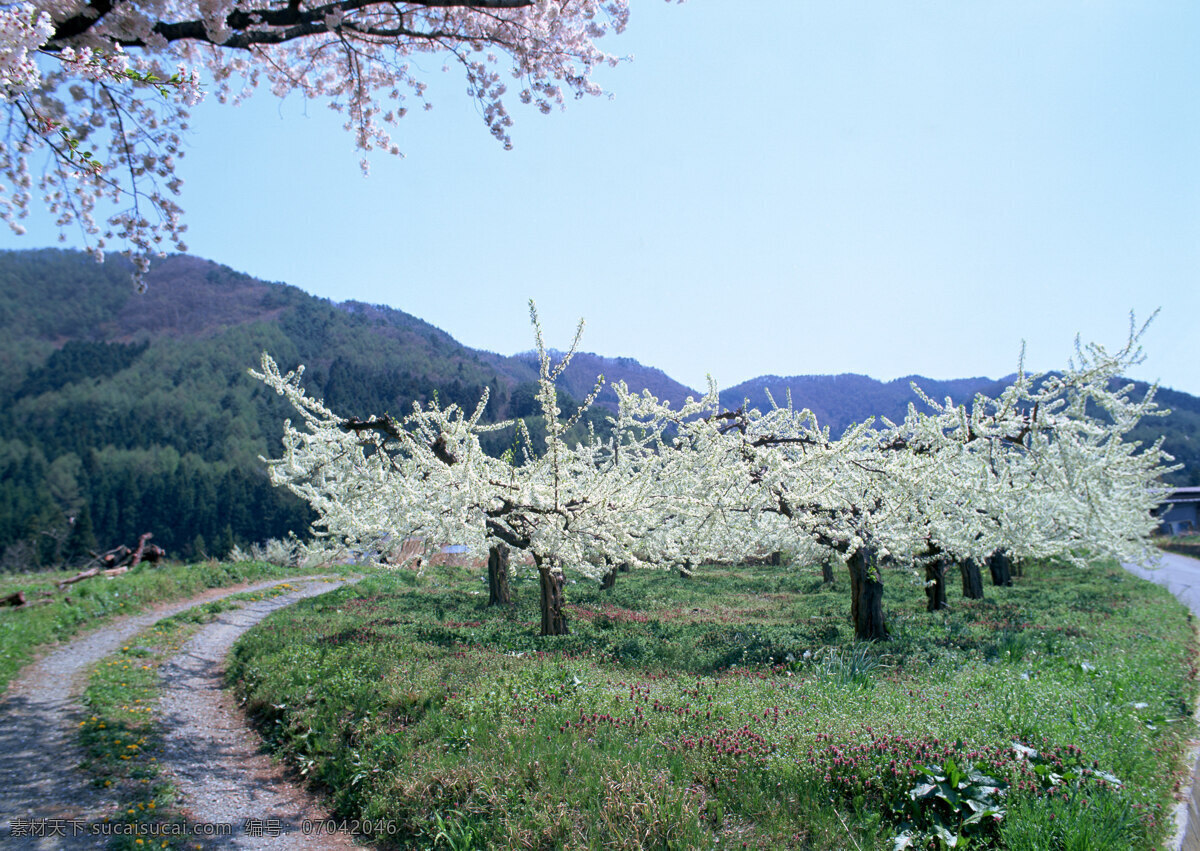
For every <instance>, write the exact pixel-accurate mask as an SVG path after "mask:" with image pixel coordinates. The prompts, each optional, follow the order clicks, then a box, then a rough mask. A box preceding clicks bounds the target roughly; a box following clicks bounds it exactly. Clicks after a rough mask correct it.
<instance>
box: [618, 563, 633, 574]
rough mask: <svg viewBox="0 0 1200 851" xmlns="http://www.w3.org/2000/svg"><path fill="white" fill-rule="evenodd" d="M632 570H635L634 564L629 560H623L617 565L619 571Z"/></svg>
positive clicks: (626, 571)
mask: <svg viewBox="0 0 1200 851" xmlns="http://www.w3.org/2000/svg"><path fill="white" fill-rule="evenodd" d="M631 570H633V566H632V565H631V564H630V563H629V562H627V561H623V562H621V563H620V564H618V565H617V572H618V573H628V572H629V571H631Z"/></svg>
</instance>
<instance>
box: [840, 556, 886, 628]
mask: <svg viewBox="0 0 1200 851" xmlns="http://www.w3.org/2000/svg"><path fill="white" fill-rule="evenodd" d="M846 567H847V568H849V570H850V618H851V620H852V621H854V637H855V638H856V639H858V640H859V641H887V639H888V631H887V624H886V623H884V620H883V578H882V576H881V575H880V573H879V559H878V557H877V556H876V554H875V550H873V549H871V548H870V547H863V548H861V549H859V550H857V551H855V552H854V554H853V555H851V556H850V558H849V559H848V560H847V562H846Z"/></svg>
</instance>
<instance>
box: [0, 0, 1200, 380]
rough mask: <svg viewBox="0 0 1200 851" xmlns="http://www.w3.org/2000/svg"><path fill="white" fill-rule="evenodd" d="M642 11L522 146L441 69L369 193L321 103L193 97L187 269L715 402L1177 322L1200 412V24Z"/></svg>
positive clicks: (1043, 360)
mask: <svg viewBox="0 0 1200 851" xmlns="http://www.w3.org/2000/svg"><path fill="white" fill-rule="evenodd" d="M632 5H633V11H632V18H631V21H630V25H629V29H628V31H627V33H626V34H625V35H623V36H621V37H620V38H615V39H606V41H609V44H608V45H607V46H608V49H610V50H611V51H613V52H616V53H619V54H633V55H634V60H633V61H632V62H628V63H623V64H622V65H621V67H619V68H617V69H613V70H606V71H605V72H603V74H602V76H601V77H600V78H599V79H600V82H601V83H602V84H603V85H604V86H605V87H606V88H607V89H608V90H609V91H611V92H612V93H613V95H614V97H613V98H612V99H611V100H609V99H607V98H594V99H588V100H585V101H579V102H571V103H570V104H569V106H568V108H567V110H566V111H565V112H562V113H558V112H555V113H553V114H552V115H550V116H541V115H539V114H537V113H536V112H535V111H534V110H532V109H525V108H522V107H521V106H520V105H519V104H516V103H515V102H514V104H513V105H512V110H513V112H514V114H515V117H516V126H515V127H514V128H513V140H514V143H515V149H514V150H513V151H511V152H505V151H504V150H503V149H502V148H501V146H500V145H499V144H497V143H496V142H495V141H494V140H492V139H491V137H490V136H489V135H488V133H487V132H486V129H485V128H484V126H483V122H482V120H481V118H480V117H479V115H478V113H477V112H476V111H475V108H474V106H473V104H472V103H471V102H470V101H469V100H468V99H467V98H466V97H465V96H464V94H463V92H464V89H465V84H464V82H463V81H462V79H461V77H460V76H459V75H458V74H457V72H455V71H451V72H450V73H449V74H443V73H441V71H440V68H441V64H442V63H441V62H440V61H437V60H426V61H425V62H424V64H425V65H426V66H427V67H428V69H429V79H430V82H431V84H432V88H431V91H432V92H433V98H434V101H435V104H436V108H435V109H434V110H432V111H430V112H427V113H421V112H419V111H416V110H414V111H413V112H410V115H409V117H408V118H406V119H404V121H403V122H402V123H401V127H400V128H399V131H398V133H397V137H398V141H399V144H400V146H401V148H402V149H403V150H404V151H405V153H406V158H405V159H396V158H393V157H388V156H385V155H379V156H376V157H374V158H373V160H372V174H371V176H370V177H369V178H365V179H364V178H363V177H362V176H361V175H360V174H359V171H358V166H357V162H358V157H359V155H358V154H357V152H355V151H354V150H353V145H352V140H351V138H350V137H349V136H348V135H347V134H345V133H344V132H342V131H341V129H340V122H339V120H338V117H337V116H336V115H334V114H333V113H331V112H330V111H329V110H327V109H326V108H325V107H324V106H322V105H318V104H308V105H305V104H304V103H302V102H301V101H299V100H289V101H285V102H283V103H282V104H281V103H279V102H278V101H276V100H274V99H272V98H270V97H269V95H266V94H262V95H260V96H257V97H256V98H255V99H254V100H253V101H252V102H250V103H248V104H245V105H243V106H240V107H236V108H234V107H222V106H219V105H217V104H216V103H215V102H214V103H210V104H203V105H201V107H200V108H198V109H197V110H196V111H195V113H194V120H193V122H192V126H193V132H192V134H191V138H190V144H191V148H190V150H189V153H188V156H187V158H186V159H185V160H184V161H183V165H182V169H181V173H182V174H183V176H184V178H185V179H186V181H187V183H186V186H185V188H184V196H183V199H182V203H183V205H184V207H185V209H186V210H187V212H188V217H189V221H190V231H189V235H188V242H189V245H190V250H191V251H192V253H195V254H198V255H200V256H203V257H208V258H211V259H213V260H216V261H219V262H221V263H225V264H227V265H229V266H232V267H234V268H235V269H239V270H241V271H245V272H248V273H251V274H253V275H256V276H258V277H262V278H265V279H268V280H277V281H286V282H288V283H291V284H295V285H296V286H299V287H301V288H303V289H304V290H306V291H308V292H311V293H315V294H317V295H321V296H327V297H329V298H333V299H336V300H342V299H359V300H362V301H368V302H374V303H383V304H388V305H392V306H394V307H397V308H400V309H402V310H405V311H408V312H409V313H412V314H414V315H416V316H419V317H421V318H423V319H426V320H428V321H429V322H432V323H433V324H435V325H437V326H439V327H441V328H443V329H445V330H446V331H448V332H449V333H451V334H452V335H454V336H455V337H456V338H458V339H459V340H461V341H462V342H464V343H466V344H468V345H471V346H475V347H478V348H483V349H489V350H492V351H499V352H504V353H511V352H514V351H519V350H524V349H528V348H530V347H531V345H532V337H531V333H530V329H529V325H528V321H527V307H526V302H527V300H528V299H529V298H534V299H536V301H537V303H538V306H539V309H540V311H541V313H542V318H543V324H544V326H545V328H546V331H547V336H548V338H549V342H550V343H551V344H552V345H553V344H557V345H559V346H563V345H565V344H566V343H567V342H568V341H569V339H570V335H571V333H572V331H573V329H574V326H575V322H576V321H577V320H578V318H579V317H580V316H583V317H586V319H587V321H588V329H587V331H586V333H585V337H584V348H585V349H587V350H591V351H596V352H599V353H601V354H605V355H625V356H630V357H635V358H637V359H638V360H640V361H642V362H643V363H647V364H651V365H654V366H658V367H660V368H662V369H664V370H665V371H666V372H667V373H668V374H670V375H672V376H673V377H675V378H677V379H679V380H680V381H683V382H684V383H687V384H689V385H691V386H693V387H701V386H702V385H703V383H704V381H705V375H706V374H708V373H711V374H712V375H713V376H714V377H715V378H716V379H717V382H718V384H719V385H721V386H729V385H732V384H735V383H737V382H740V381H743V380H745V379H748V378H750V377H752V376H756V375H761V374H769V373H774V374H779V375H790V374H805V373H837V372H859V373H866V374H869V375H873V376H875V377H877V378H883V379H890V378H894V377H897V376H902V375H908V374H923V375H927V376H930V377H937V378H953V377H962V376H972V375H989V376H993V377H994V376H999V375H1003V374H1006V373H1009V372H1011V371H1013V369H1014V368H1015V365H1016V358H1017V355H1018V352H1019V349H1020V346H1021V342H1022V340H1025V341H1027V344H1028V356H1027V362H1028V364H1029V366H1030V367H1032V368H1047V369H1048V368H1055V367H1058V366H1061V365H1064V364H1065V362H1066V359H1067V358H1068V357H1069V356H1070V355H1071V353H1072V345H1073V340H1074V336H1075V334H1076V333H1077V332H1078V333H1079V334H1081V335H1082V337H1083V339H1084V340H1085V341H1087V340H1097V341H1099V342H1103V343H1105V344H1109V345H1112V346H1116V345H1119V344H1121V343H1122V342H1123V341H1124V337H1125V333H1126V331H1127V328H1128V314H1129V311H1130V310H1134V311H1136V312H1137V314H1138V315H1139V317H1143V316H1147V315H1149V314H1150V313H1151V312H1152V311H1153V310H1155V309H1156V308H1159V307H1161V308H1162V314H1161V315H1160V316H1159V318H1158V319H1157V320H1156V322H1155V323H1154V325H1153V326H1152V327H1151V329H1150V331H1149V332H1148V334H1147V336H1146V338H1145V340H1144V345H1145V347H1146V351H1147V354H1148V360H1147V362H1146V363H1145V364H1144V365H1143V366H1142V367H1140V368H1139V369H1138V370H1136V371H1135V372H1134V375H1135V376H1137V377H1141V378H1147V379H1151V380H1153V379H1159V380H1161V381H1162V383H1163V384H1165V385H1166V386H1170V387H1175V388H1178V389H1181V390H1186V391H1188V392H1191V393H1197V394H1200V358H1198V357H1197V355H1198V354H1200V346H1197V345H1196V343H1195V342H1194V340H1195V339H1196V331H1195V329H1196V326H1197V320H1198V318H1200V288H1198V286H1197V283H1198V274H1197V273H1198V272H1200V97H1198V96H1197V91H1198V90H1200V53H1198V52H1197V51H1196V50H1195V43H1196V39H1197V37H1198V36H1200V4H1196V3H1195V2H1191V1H1190V0H1189V2H1123V3H1115V2H1054V3H1046V2H1012V1H1011V0H1010V2H1004V3H1000V2H965V0H958V2H940V0H939V2H932V1H931V2H895V1H894V0H870V2H867V0H848V1H847V2H837V3H829V2H824V3H815V2H799V0H785V1H782V2H777V1H776V0H770V2H768V0H754V2H750V3H747V4H741V5H739V6H738V7H737V9H738V11H737V14H733V13H731V8H732V7H731V6H730V4H728V3H718V2H715V0H691V2H688V3H685V4H683V5H676V4H674V3H664V2H659V0H634V2H633V4H632ZM53 243H54V231H53V229H52V227H51V226H50V225H49V224H48V223H46V220H45V219H41V220H37V221H34V222H32V223H31V224H30V233H29V234H28V235H27V236H25V237H20V238H17V237H12V236H9V235H7V234H6V235H4V236H3V237H0V247H14V248H15V247H34V246H38V245H49V244H53Z"/></svg>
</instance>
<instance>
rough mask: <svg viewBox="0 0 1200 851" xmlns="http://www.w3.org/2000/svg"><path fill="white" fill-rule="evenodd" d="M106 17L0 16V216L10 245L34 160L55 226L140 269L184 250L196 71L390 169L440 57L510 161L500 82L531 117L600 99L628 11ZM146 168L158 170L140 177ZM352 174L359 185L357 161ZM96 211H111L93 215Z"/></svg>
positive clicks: (488, 3)
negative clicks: (322, 127) (456, 72)
mask: <svg viewBox="0 0 1200 851" xmlns="http://www.w3.org/2000/svg"><path fill="white" fill-rule="evenodd" d="M108 5H110V6H111V8H107V9H105V10H104V11H103V12H100V13H99V14H97V7H95V6H94V5H92V4H89V3H87V2H84V0H33V2H31V3H21V4H19V5H15V6H11V7H8V8H6V9H4V10H0V92H2V93H3V94H2V95H0V96H2V97H3V98H4V99H5V100H6V102H7V105H8V124H7V133H6V135H5V136H4V137H2V138H0V143H2V144H0V175H3V178H0V179H7V182H8V186H0V218H2V219H3V220H4V221H6V222H7V223H8V224H9V225H10V226H11V227H13V229H14V230H17V231H18V232H20V231H21V230H22V228H21V225H20V223H19V220H20V219H21V218H24V217H25V216H26V215H27V211H28V208H29V204H30V202H31V200H32V193H31V192H30V189H31V187H32V185H33V183H34V182H35V180H34V179H33V178H32V177H31V175H30V166H29V162H30V157H31V155H33V154H34V153H35V152H37V151H39V150H42V151H46V152H48V153H49V154H50V157H49V163H50V164H49V165H48V166H47V167H46V169H45V171H44V173H43V175H42V176H41V177H40V179H38V180H37V181H36V183H37V185H38V189H39V190H40V194H41V196H42V198H41V200H42V201H43V202H44V203H45V204H47V205H48V206H49V208H50V209H51V211H52V212H53V213H54V214H55V216H56V217H57V224H58V226H59V228H60V229H62V228H66V227H68V226H73V225H77V226H79V227H80V228H81V230H82V231H83V234H84V236H85V238H86V241H87V242H88V244H89V245H90V246H92V248H93V250H94V252H95V253H96V254H97V256H101V252H102V251H103V250H104V249H105V247H106V245H107V244H108V242H109V241H111V240H113V239H117V240H121V241H123V242H124V244H125V245H126V246H127V247H128V249H131V250H132V252H134V253H135V254H137V255H138V256H140V257H141V258H142V260H141V261H140V262H141V265H142V266H143V267H144V266H145V264H146V262H147V258H149V257H150V256H152V255H155V254H160V253H161V252H162V250H163V248H162V245H161V244H162V243H163V242H164V241H166V242H168V243H169V244H170V246H171V247H173V248H175V249H176V250H180V251H183V250H186V246H185V245H184V244H183V242H182V237H181V234H182V232H183V230H184V227H183V225H182V224H181V223H180V213H181V210H180V209H179V207H178V206H177V204H176V203H175V202H174V200H173V196H174V195H177V194H178V187H179V184H180V181H179V179H178V177H177V176H176V175H175V172H174V160H176V159H178V156H179V151H178V149H179V138H180V134H181V133H183V132H184V131H185V130H186V129H187V119H188V114H187V111H186V108H187V107H188V106H191V105H194V104H195V103H196V102H197V101H198V100H199V98H200V96H201V94H202V92H201V89H200V79H201V73H204V74H206V75H207V77H208V78H209V79H210V80H211V84H212V85H213V87H214V88H215V92H216V96H217V97H218V99H219V100H220V101H221V102H226V101H233V102H237V101H239V100H241V99H242V98H244V97H246V96H248V95H249V94H250V93H251V92H252V91H253V90H255V89H256V88H257V87H259V86H260V85H265V86H267V87H269V88H270V90H271V91H272V93H274V94H275V95H277V96H279V97H285V96H287V95H289V94H299V95H300V96H302V97H304V98H306V99H313V100H320V101H323V102H325V103H327V104H328V105H329V107H330V108H332V109H334V110H336V111H338V112H339V113H341V114H343V115H344V116H345V127H346V129H347V130H348V131H350V133H351V134H352V135H353V137H354V141H355V145H356V146H357V148H358V149H360V150H361V151H362V152H363V153H364V155H365V154H366V153H367V152H370V151H373V150H382V151H386V152H389V153H392V154H399V153H400V147H399V145H398V144H397V143H396V141H395V140H394V139H393V137H392V130H391V128H393V127H394V126H395V125H396V124H397V122H398V121H399V119H400V118H402V117H404V116H405V115H406V114H407V112H408V99H409V98H410V97H413V98H415V99H416V100H417V101H418V102H419V104H420V106H422V107H423V108H425V109H429V108H431V106H432V104H431V103H430V101H429V99H428V98H427V97H426V90H427V88H428V84H427V82H426V79H425V78H424V75H423V72H422V70H421V61H420V60H421V58H422V57H423V56H426V55H443V56H445V57H447V59H448V62H447V64H446V66H445V67H446V68H448V67H449V66H450V64H455V65H457V66H458V67H459V68H460V69H461V71H462V73H463V74H464V76H465V78H466V82H467V93H468V96H469V97H471V98H472V99H473V100H474V101H475V102H476V104H477V105H478V108H479V113H480V115H481V117H482V118H483V121H484V123H485V125H486V127H487V129H488V131H489V132H490V133H491V134H492V135H493V136H494V137H495V138H496V139H497V140H499V141H500V142H501V143H502V144H503V145H504V146H505V147H511V145H512V139H511V135H510V128H511V127H512V125H513V118H512V116H511V114H510V112H509V109H508V106H507V103H508V97H509V88H510V85H515V86H516V87H519V89H520V94H519V96H518V99H519V100H520V101H521V102H522V103H526V104H530V105H532V106H533V107H535V108H536V109H538V110H539V111H540V112H542V113H548V112H550V111H551V110H552V108H554V107H561V106H563V105H564V104H565V99H566V97H567V96H568V95H570V96H572V97H575V98H580V97H584V96H586V95H598V94H600V93H601V89H600V87H599V85H597V84H596V83H595V82H594V81H593V80H592V74H593V72H594V70H595V69H597V68H598V67H600V66H604V65H609V66H611V65H615V64H617V63H618V62H619V59H618V57H616V56H614V55H612V54H609V53H607V52H605V51H604V50H602V49H600V48H599V47H598V46H597V42H598V41H599V39H601V38H603V37H604V36H605V35H607V34H609V33H612V32H620V31H622V30H623V29H624V28H625V26H626V24H627V22H628V19H629V9H628V0H580V2H572V3H563V2H560V0H528V2H524V3H523V2H516V1H514V2H508V0H477V2H470V0H467V2H463V3H458V4H445V3H441V2H432V0H430V2H419V0H418V2H405V3H389V2H383V0H365V2H363V0H354V1H353V2H349V0H333V2H328V3H323V4H316V5H313V6H303V7H302V6H301V5H300V4H295V3H291V2H287V0H262V2H253V0H252V1H251V2H242V0H200V2H198V3H195V4H191V3H178V2H175V0H146V2H139V3H136V4H135V3H116V4H108ZM39 52H40V54H41V56H42V59H41V61H40V64H41V66H42V68H41V69H39V62H38V61H37V60H35V58H34V57H35V55H36V54H37V53H39ZM134 54H136V58H134ZM55 62H57V67H53V66H54V65H55ZM52 67H53V72H52V73H49V72H47V71H46V69H48V68H52ZM167 69H174V70H173V71H168V70H167ZM85 151H86V152H87V154H86V156H84V155H83V152H85ZM147 158H152V159H154V160H155V162H156V163H157V164H158V165H159V166H160V168H159V170H158V172H157V173H156V174H155V176H154V177H153V178H152V179H148V173H147V172H146V171H145V170H144V169H145V166H144V162H145V160H146V159H147ZM362 164H363V169H364V171H365V170H366V169H367V160H366V159H365V156H364V159H363V161H362ZM164 190H165V191H164ZM97 201H103V202H105V203H106V204H107V203H108V202H111V203H112V204H115V205H117V211H116V212H115V213H112V214H110V215H108V216H107V217H106V218H103V217H102V218H98V216H101V214H100V212H99V211H98V209H97ZM122 205H123V206H122ZM101 221H104V223H105V225H107V227H105V226H104V225H102V224H101Z"/></svg>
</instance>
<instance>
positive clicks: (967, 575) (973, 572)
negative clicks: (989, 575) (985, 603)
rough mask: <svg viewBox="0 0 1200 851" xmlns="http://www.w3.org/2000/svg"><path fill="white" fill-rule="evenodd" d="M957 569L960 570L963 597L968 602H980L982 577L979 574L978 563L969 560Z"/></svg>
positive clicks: (981, 597)
mask: <svg viewBox="0 0 1200 851" xmlns="http://www.w3.org/2000/svg"><path fill="white" fill-rule="evenodd" d="M959 567H960V568H961V569H962V581H963V596H964V597H966V598H967V599H968V600H982V599H983V576H981V575H980V572H979V562H977V561H975V559H973V558H969V559H966V560H964V561H963V563H962V564H961V565H959Z"/></svg>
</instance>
